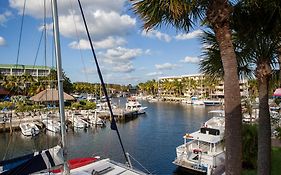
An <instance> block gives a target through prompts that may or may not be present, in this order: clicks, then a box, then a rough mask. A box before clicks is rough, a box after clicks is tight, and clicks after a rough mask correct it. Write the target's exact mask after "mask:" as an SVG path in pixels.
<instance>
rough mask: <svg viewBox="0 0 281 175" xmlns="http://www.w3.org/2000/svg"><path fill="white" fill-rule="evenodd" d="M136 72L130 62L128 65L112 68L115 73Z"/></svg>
mask: <svg viewBox="0 0 281 175" xmlns="http://www.w3.org/2000/svg"><path fill="white" fill-rule="evenodd" d="M134 70H135V68H134V66H133V64H132V63H131V62H128V63H126V64H119V65H116V66H113V67H112V71H113V72H122V73H130V72H133V71H134Z"/></svg>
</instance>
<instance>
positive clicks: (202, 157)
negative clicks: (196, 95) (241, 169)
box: [173, 116, 225, 175]
mask: <svg viewBox="0 0 281 175" xmlns="http://www.w3.org/2000/svg"><path fill="white" fill-rule="evenodd" d="M224 130H225V118H224V117H220V116H216V117H212V118H211V119H209V120H208V121H206V122H205V123H204V124H203V125H202V127H201V128H200V130H198V131H196V132H193V133H191V134H185V135H184V136H183V139H184V144H182V145H180V146H178V147H177V148H176V154H177V157H176V159H175V160H174V162H173V163H174V164H175V165H177V166H179V167H182V168H185V169H188V170H192V171H196V172H200V173H205V174H207V175H211V174H213V173H214V172H218V171H221V170H222V169H223V167H224V160H225V148H224V143H223V140H224Z"/></svg>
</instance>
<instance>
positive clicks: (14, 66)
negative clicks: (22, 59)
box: [0, 64, 51, 69]
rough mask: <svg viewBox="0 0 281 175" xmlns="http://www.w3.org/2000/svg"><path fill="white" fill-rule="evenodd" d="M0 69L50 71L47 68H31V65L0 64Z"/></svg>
mask: <svg viewBox="0 0 281 175" xmlns="http://www.w3.org/2000/svg"><path fill="white" fill-rule="evenodd" d="M0 68H8V69H10V68H14V69H15V68H17V69H51V68H50V67H47V66H33V65H22V64H0Z"/></svg>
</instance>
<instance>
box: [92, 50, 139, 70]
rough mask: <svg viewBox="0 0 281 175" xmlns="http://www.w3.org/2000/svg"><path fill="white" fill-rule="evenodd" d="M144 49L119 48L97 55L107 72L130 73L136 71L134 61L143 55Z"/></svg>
mask: <svg viewBox="0 0 281 175" xmlns="http://www.w3.org/2000/svg"><path fill="white" fill-rule="evenodd" d="M143 53H144V52H143V50H142V49H129V48H124V47H117V48H114V49H113V48H112V49H107V50H106V51H101V52H98V53H97V57H98V59H99V61H100V63H101V64H102V66H103V67H104V70H105V71H106V72H120V73H129V72H133V71H135V68H134V66H133V63H132V60H133V59H135V58H136V57H138V56H140V55H142V54H143Z"/></svg>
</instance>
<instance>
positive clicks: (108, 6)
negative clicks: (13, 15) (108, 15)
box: [9, 0, 125, 18]
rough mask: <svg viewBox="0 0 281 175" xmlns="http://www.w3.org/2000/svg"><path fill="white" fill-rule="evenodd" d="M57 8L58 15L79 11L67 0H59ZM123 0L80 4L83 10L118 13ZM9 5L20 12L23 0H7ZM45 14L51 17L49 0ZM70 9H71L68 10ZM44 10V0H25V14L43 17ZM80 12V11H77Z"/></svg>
mask: <svg viewBox="0 0 281 175" xmlns="http://www.w3.org/2000/svg"><path fill="white" fill-rule="evenodd" d="M57 2H58V9H59V14H60V15H66V14H69V12H70V11H76V12H79V7H78V5H77V3H76V2H75V3H74V1H69V0H59V1H57ZM124 2H125V0H114V1H112V2H111V1H104V0H83V2H82V6H83V9H84V12H85V13H87V12H90V11H92V12H93V11H96V10H98V9H102V10H104V11H105V12H110V11H116V12H118V13H121V12H122V8H123V5H124ZM9 4H10V7H12V8H14V9H16V10H18V13H19V14H21V13H22V9H23V5H24V1H23V0H9ZM46 7H47V8H46V9H47V16H48V17H51V1H46ZM70 9H71V10H70ZM43 11H44V1H38V0H28V1H26V14H27V15H30V16H33V17H35V18H43V15H44V14H43ZM79 14H80V13H79Z"/></svg>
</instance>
